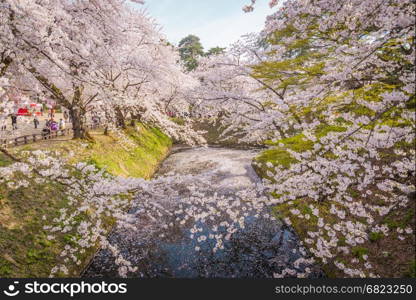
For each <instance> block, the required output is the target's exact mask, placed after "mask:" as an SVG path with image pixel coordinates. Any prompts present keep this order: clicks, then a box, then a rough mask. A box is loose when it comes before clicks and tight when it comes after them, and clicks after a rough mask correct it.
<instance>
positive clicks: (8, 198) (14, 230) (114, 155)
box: [0, 124, 172, 277]
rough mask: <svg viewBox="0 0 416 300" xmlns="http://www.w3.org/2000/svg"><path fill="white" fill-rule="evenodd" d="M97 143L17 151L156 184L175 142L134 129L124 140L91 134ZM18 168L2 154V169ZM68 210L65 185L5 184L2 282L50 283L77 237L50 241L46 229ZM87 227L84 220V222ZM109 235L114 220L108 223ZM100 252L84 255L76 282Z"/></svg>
mask: <svg viewBox="0 0 416 300" xmlns="http://www.w3.org/2000/svg"><path fill="white" fill-rule="evenodd" d="M91 135H92V137H93V138H94V141H93V142H86V141H79V140H62V141H56V140H55V141H53V140H52V141H45V142H42V143H36V144H31V145H27V146H24V147H19V148H15V149H11V150H10V151H11V152H12V153H13V154H14V155H15V156H17V157H19V153H21V152H22V151H35V150H53V151H58V153H59V155H62V156H67V157H70V158H69V163H76V162H88V163H91V164H94V165H96V166H97V167H99V168H106V170H107V172H109V173H111V174H113V175H117V176H123V177H141V178H146V179H148V178H150V177H151V176H152V175H153V174H154V172H155V171H156V170H157V168H158V166H159V164H160V162H161V161H162V160H163V159H164V158H165V157H166V156H167V155H168V153H169V149H170V147H171V145H172V142H171V140H170V138H168V137H167V136H166V135H164V134H163V133H162V132H160V131H159V130H158V129H156V128H150V127H147V126H144V125H141V124H139V125H137V126H136V127H135V128H133V127H129V128H128V129H127V130H125V131H124V135H123V137H122V138H120V135H115V134H110V135H109V136H106V135H104V134H103V133H102V132H100V131H94V132H91ZM11 163H12V162H11V161H10V160H9V159H7V158H6V157H5V156H4V155H1V154H0V167H2V166H6V165H10V164H11ZM60 209H71V208H70V207H68V199H67V195H66V194H65V188H64V187H63V186H61V185H60V184H59V183H55V182H51V181H47V182H46V183H38V182H36V181H35V180H32V181H29V185H28V186H27V187H20V188H18V189H10V188H9V187H8V186H7V185H6V184H1V183H0V277H47V276H49V274H50V270H51V269H52V267H53V266H55V265H56V264H58V263H59V262H60V258H59V253H60V252H61V251H62V250H63V249H64V246H65V245H66V244H68V243H71V240H72V238H73V235H74V233H71V232H68V233H67V234H60V235H59V236H58V237H57V238H56V239H54V240H48V239H47V231H45V230H44V229H43V226H45V225H47V224H45V220H44V219H45V217H44V216H47V218H46V219H47V220H51V219H53V218H54V217H58V216H59V210H60ZM80 221H81V220H80ZM103 221H104V223H105V224H106V227H107V228H108V229H110V228H111V226H112V224H113V220H111V218H108V219H105V220H103ZM94 252H95V249H91V251H89V252H88V251H87V252H86V253H84V254H82V255H81V257H79V259H80V260H81V264H80V265H77V266H73V268H72V270H70V276H76V274H79V272H81V271H82V270H83V269H84V267H85V265H86V264H87V263H88V261H89V259H90V258H91V255H92V254H93V253H94Z"/></svg>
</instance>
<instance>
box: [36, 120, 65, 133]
mask: <svg viewBox="0 0 416 300" xmlns="http://www.w3.org/2000/svg"><path fill="white" fill-rule="evenodd" d="M33 122H34V125H35V129H37V128H38V126H39V120H38V118H37V117H36V116H35V118H34V119H33ZM65 128H66V122H65V120H64V119H59V122H56V121H55V120H54V119H53V118H51V119H46V120H45V126H44V127H43V129H42V135H44V136H46V135H48V134H50V133H51V132H54V131H58V130H63V129H65Z"/></svg>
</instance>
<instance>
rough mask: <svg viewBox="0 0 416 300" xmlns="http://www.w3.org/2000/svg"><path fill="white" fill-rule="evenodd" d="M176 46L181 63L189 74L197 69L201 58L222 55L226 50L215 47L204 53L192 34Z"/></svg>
mask: <svg viewBox="0 0 416 300" xmlns="http://www.w3.org/2000/svg"><path fill="white" fill-rule="evenodd" d="M178 46H179V54H180V56H181V60H182V63H183V65H184V67H185V69H186V70H187V71H188V72H191V71H193V70H195V69H196V68H197V67H198V65H199V60H200V59H201V58H202V57H204V56H206V57H209V56H216V55H220V54H224V53H225V50H226V48H222V47H218V46H217V47H212V48H210V49H209V50H208V51H207V52H204V47H203V46H202V44H201V40H200V38H199V37H197V36H196V35H193V34H190V35H188V36H186V37H184V38H183V39H182V40H181V41H180V42H179V45H178Z"/></svg>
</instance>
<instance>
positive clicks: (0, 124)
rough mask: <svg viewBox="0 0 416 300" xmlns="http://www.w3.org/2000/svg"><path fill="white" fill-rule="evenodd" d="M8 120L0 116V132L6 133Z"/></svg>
mask: <svg viewBox="0 0 416 300" xmlns="http://www.w3.org/2000/svg"><path fill="white" fill-rule="evenodd" d="M6 118H7V117H6V116H4V115H0V130H1V131H5V130H6V129H7V124H6V123H7V120H6Z"/></svg>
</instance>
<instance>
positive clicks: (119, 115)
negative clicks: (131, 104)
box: [116, 107, 127, 129]
mask: <svg viewBox="0 0 416 300" xmlns="http://www.w3.org/2000/svg"><path fill="white" fill-rule="evenodd" d="M116 118H117V125H118V126H119V127H121V128H123V129H126V128H127V126H126V122H125V121H124V115H123V112H122V111H121V109H120V108H119V107H117V108H116Z"/></svg>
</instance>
